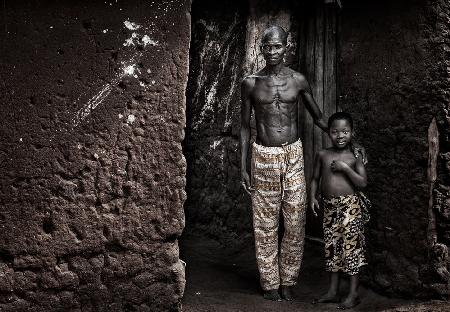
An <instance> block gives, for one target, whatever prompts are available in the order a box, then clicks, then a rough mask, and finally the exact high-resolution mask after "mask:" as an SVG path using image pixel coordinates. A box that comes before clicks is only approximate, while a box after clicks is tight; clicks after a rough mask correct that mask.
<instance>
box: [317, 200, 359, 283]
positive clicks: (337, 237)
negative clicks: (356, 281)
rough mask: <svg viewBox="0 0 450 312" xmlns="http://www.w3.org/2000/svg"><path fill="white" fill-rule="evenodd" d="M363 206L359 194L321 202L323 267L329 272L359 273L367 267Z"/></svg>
mask: <svg viewBox="0 0 450 312" xmlns="http://www.w3.org/2000/svg"><path fill="white" fill-rule="evenodd" d="M366 221H367V220H364V215H363V207H362V205H361V204H360V197H359V196H358V195H356V194H355V195H345V196H339V197H333V198H330V199H324V211H323V234H324V241H325V266H326V270H327V271H330V272H339V271H342V272H345V273H347V274H349V275H354V274H358V273H359V270H360V267H361V266H363V265H366V264H367V262H366V258H365V256H364V252H365V239H364V222H366Z"/></svg>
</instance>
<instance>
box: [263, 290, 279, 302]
mask: <svg viewBox="0 0 450 312" xmlns="http://www.w3.org/2000/svg"><path fill="white" fill-rule="evenodd" d="M264 299H267V300H272V301H281V298H280V295H279V294H278V289H271V290H265V291H264Z"/></svg>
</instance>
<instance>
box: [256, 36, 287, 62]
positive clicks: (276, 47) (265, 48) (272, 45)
mask: <svg viewBox="0 0 450 312" xmlns="http://www.w3.org/2000/svg"><path fill="white" fill-rule="evenodd" d="M261 52H262V54H263V56H264V59H265V60H266V63H267V64H269V65H277V64H279V63H280V62H282V61H283V57H284V54H285V53H286V44H285V43H284V42H283V40H282V39H281V38H280V36H279V35H278V34H277V33H271V34H268V35H267V36H266V37H265V38H264V39H263V42H262V45H261Z"/></svg>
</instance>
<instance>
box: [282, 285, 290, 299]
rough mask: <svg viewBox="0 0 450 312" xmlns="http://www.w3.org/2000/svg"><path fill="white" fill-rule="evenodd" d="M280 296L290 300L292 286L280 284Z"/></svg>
mask: <svg viewBox="0 0 450 312" xmlns="http://www.w3.org/2000/svg"><path fill="white" fill-rule="evenodd" d="M281 298H283V299H284V300H286V301H292V299H293V298H292V286H284V285H281Z"/></svg>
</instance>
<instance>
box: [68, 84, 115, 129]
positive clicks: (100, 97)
mask: <svg viewBox="0 0 450 312" xmlns="http://www.w3.org/2000/svg"><path fill="white" fill-rule="evenodd" d="M111 90H112V85H111V84H110V83H108V84H106V85H105V86H104V87H103V88H102V89H101V90H100V92H98V93H97V94H96V95H94V96H93V97H92V98H91V99H90V100H89V101H88V102H87V104H86V105H84V106H83V107H82V108H81V109H80V110H79V111H78V112H77V114H76V115H75V118H74V119H73V120H72V122H73V124H74V126H75V127H76V126H78V125H79V124H80V122H81V121H83V120H84V119H85V118H86V117H87V116H89V114H90V113H91V112H92V111H93V110H94V109H95V108H96V107H97V106H98V105H99V104H100V103H102V102H103V101H104V100H105V99H106V97H107V96H108V95H109V94H110V93H111Z"/></svg>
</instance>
